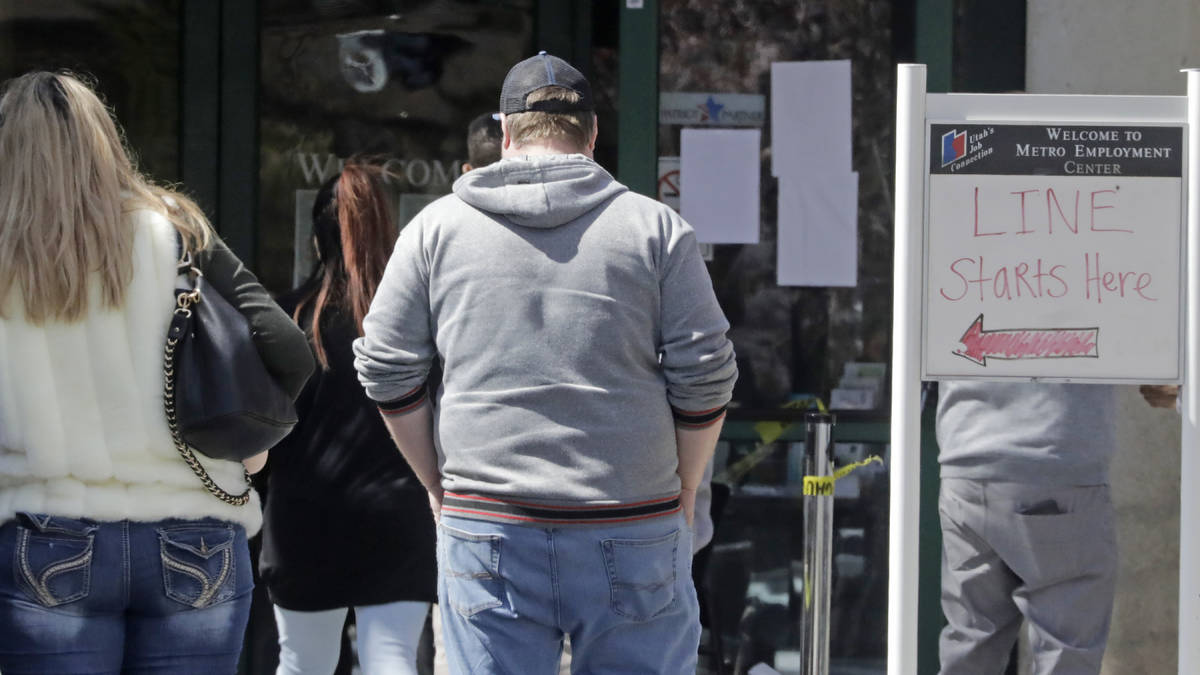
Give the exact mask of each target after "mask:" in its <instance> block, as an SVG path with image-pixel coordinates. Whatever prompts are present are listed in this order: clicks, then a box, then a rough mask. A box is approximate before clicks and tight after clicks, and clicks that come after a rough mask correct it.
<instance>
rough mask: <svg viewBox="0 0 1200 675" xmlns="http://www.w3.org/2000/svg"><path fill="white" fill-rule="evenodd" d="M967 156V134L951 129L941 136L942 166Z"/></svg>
mask: <svg viewBox="0 0 1200 675" xmlns="http://www.w3.org/2000/svg"><path fill="white" fill-rule="evenodd" d="M966 154H967V132H965V131H959V130H957V129H951V130H950V131H947V132H946V133H944V134H942V166H946V165H947V164H949V163H950V162H953V161H956V160H959V159H962V158H963V157H965V156H966Z"/></svg>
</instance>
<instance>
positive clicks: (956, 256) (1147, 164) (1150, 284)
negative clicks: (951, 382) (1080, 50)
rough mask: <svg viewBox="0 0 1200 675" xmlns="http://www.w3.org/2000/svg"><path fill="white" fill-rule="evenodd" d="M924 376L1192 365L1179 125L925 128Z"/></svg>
mask: <svg viewBox="0 0 1200 675" xmlns="http://www.w3.org/2000/svg"><path fill="white" fill-rule="evenodd" d="M927 132H928V139H929V145H928V147H929V163H928V174H927V176H926V181H927V185H926V196H927V198H926V202H925V203H926V223H925V245H924V247H923V248H924V255H925V264H924V291H923V292H924V300H923V302H924V308H923V310H924V311H923V325H922V330H923V339H922V345H923V358H922V375H923V377H925V378H927V379H951V378H986V379H1035V378H1036V379H1046V380H1059V381H1090V382H1174V381H1178V380H1179V378H1180V377H1181V375H1182V359H1181V356H1180V355H1181V345H1182V335H1183V329H1184V326H1183V318H1182V317H1183V312H1182V300H1183V297H1182V296H1183V292H1182V287H1183V282H1184V278H1183V272H1182V270H1183V255H1184V250H1183V248H1184V240H1183V231H1184V228H1183V195H1184V173H1183V167H1184V166H1185V158H1184V127H1183V126H1181V125H1144V124H1143V125H1138V124H1132V123H1114V124H1111V125H1109V124H1097V123H1088V124H1065V123H1032V122H1028V123H1026V122H1021V123H1014V122H1011V121H1009V122H1004V123H986V122H980V121H977V120H972V121H971V122H969V123H964V122H957V123H930V124H929V125H928V127H927Z"/></svg>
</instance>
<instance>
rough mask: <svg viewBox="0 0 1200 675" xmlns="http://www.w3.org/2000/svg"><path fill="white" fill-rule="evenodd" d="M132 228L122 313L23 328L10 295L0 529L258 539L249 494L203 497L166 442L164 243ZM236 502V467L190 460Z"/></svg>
mask: <svg viewBox="0 0 1200 675" xmlns="http://www.w3.org/2000/svg"><path fill="white" fill-rule="evenodd" d="M127 217H129V218H131V219H132V222H133V224H134V227H135V230H136V235H135V239H134V250H133V257H134V275H133V282H132V283H131V284H130V286H129V289H128V291H127V293H126V297H125V303H124V307H122V308H120V309H115V310H114V309H104V308H102V306H101V303H100V301H99V293H98V292H97V291H96V290H93V294H92V297H91V300H90V308H91V309H90V311H89V312H88V314H87V316H86V317H85V318H83V319H82V320H80V321H77V322H74V323H62V322H48V323H46V324H44V325H42V326H35V325H32V324H30V323H27V322H25V321H24V320H23V318H22V316H21V315H22V312H21V311H20V298H19V297H18V296H16V295H14V296H12V298H13V300H10V302H9V303H8V306H7V309H8V311H7V314H8V317H7V318H0V522H4V521H6V520H9V519H11V518H12V517H13V515H14V514H15V513H17V512H20V511H27V512H31V513H49V514H54V515H62V516H70V517H77V518H79V517H81V518H91V519H94V520H126V519H128V520H140V521H149V520H160V519H164V518H183V519H195V518H203V517H214V518H219V519H222V520H228V521H232V522H236V523H239V524H241V525H243V526H245V528H246V531H247V533H248V534H254V533H255V532H257V531H258V529H259V527H260V525H261V522H262V516H261V513H260V509H259V503H258V497H257V494H254V493H253V492H252V493H251V498H252V500H251V502H250V503H249V504H247V505H246V506H240V507H238V506H230V505H228V504H225V503H224V502H221V501H220V500H218V499H217V498H216V497H213V496H212V495H210V494H208V492H207V491H206V490H205V489H204V487H203V486H202V485H201V484H200V480H199V479H198V478H197V477H196V476H195V475H193V474H192V471H191V469H189V468H188V467H187V465H186V464H184V462H183V460H182V459H180V457H179V454H178V453H177V452H176V450H175V446H174V445H173V444H172V443H171V436H170V433H169V432H168V431H167V424H166V418H165V415H164V413H163V399H162V395H163V370H162V365H163V364H162V359H163V343H164V340H165V339H166V333H167V324H168V323H169V322H170V317H171V310H172V308H173V306H174V295H173V292H172V289H173V288H174V283H175V234H174V228H173V227H172V225H171V224H170V223H169V222H168V221H167V220H166V218H164V217H163V216H161V215H159V214H157V213H154V212H152V211H137V212H135V213H132V214H129V215H128V216H127ZM202 461H203V462H204V465H205V467H206V468H207V469H208V471H209V473H210V474H211V475H212V477H213V479H214V480H215V481H216V482H217V484H218V485H221V486H222V487H224V488H225V489H226V490H228V491H230V492H240V491H241V490H243V489H244V487H245V483H244V481H243V478H242V467H241V464H238V463H236V462H223V461H218V460H210V459H207V458H202Z"/></svg>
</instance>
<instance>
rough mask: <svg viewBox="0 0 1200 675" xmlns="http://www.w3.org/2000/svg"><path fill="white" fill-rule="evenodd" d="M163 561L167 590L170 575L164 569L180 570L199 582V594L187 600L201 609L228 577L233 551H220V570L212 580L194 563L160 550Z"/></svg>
mask: <svg viewBox="0 0 1200 675" xmlns="http://www.w3.org/2000/svg"><path fill="white" fill-rule="evenodd" d="M162 562H163V582H164V583H165V584H166V585H167V591H168V592H171V577H170V575H168V574H167V573H166V570H167V569H168V568H169V569H173V570H175V571H177V572H182V573H184V574H186V575H188V576H190V577H192V578H193V579H195V580H196V581H199V582H200V595H199V596H197V597H196V599H195V600H193V601H191V602H189V603H188V604H190V605H191V606H192V607H195V608H196V609H201V608H203V607H207V606H208V604H209V603H210V602H212V599H213V596H215V595H216V594H217V591H219V590H220V589H221V586H222V585H224V583H225V580H226V579H228V578H229V573H230V571H231V570H232V569H233V552H232V551H230V550H229V549H228V548H227V549H225V550H223V551H221V571H220V572H218V573H217V578H216V580H214V581H211V582H210V580H209V578H208V572H206V571H205V570H204V569H202V568H200V567H196V566H195V565H189V564H187V563H184V562H180V561H178V560H176V559H175V558H172V557H171V556H170V555H169V554H168V553H167V552H166V551H163V552H162ZM173 597H176V599H179V598H180V597H182V594H179V593H176V594H174V596H173Z"/></svg>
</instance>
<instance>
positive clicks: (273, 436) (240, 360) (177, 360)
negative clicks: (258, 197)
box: [163, 253, 297, 506]
mask: <svg viewBox="0 0 1200 675" xmlns="http://www.w3.org/2000/svg"><path fill="white" fill-rule="evenodd" d="M179 270H180V276H179V279H180V280H187V282H186V283H179V284H177V286H179V287H177V288H176V289H175V298H176V301H175V311H174V313H173V314H172V316H171V324H170V327H169V328H168V330H167V344H166V349H165V351H164V358H163V375H164V389H163V404H164V408H165V410H166V413H167V426H168V428H169V429H170V431H171V437H172V439H173V440H174V443H175V449H176V450H178V451H179V454H180V456H181V457H183V460H184V461H185V462H187V464H188V466H189V467H191V469H192V471H193V472H194V473H195V474H196V475H197V476H198V477H199V478H200V480H201V482H203V483H204V486H205V488H207V489H208V491H209V492H210V493H212V494H213V495H214V496H216V497H217V498H218V499H221V500H222V501H224V502H226V503H228V504H233V505H236V506H241V505H243V504H245V503H246V502H247V501H249V499H250V488H249V487H248V485H249V474H248V473H247V475H246V479H247V488H246V490H245V492H243V493H242V494H240V495H235V494H232V493H229V492H226V491H225V490H224V489H222V488H221V487H220V486H218V485H217V484H216V483H215V482H214V481H213V480H212V477H211V476H209V475H208V472H207V471H206V470H205V469H204V466H203V465H202V464H201V463H200V461H199V460H198V459H197V458H196V456H195V454H194V453H193V451H195V452H199V453H200V454H202V455H204V456H206V457H211V458H213V459H223V460H230V461H241V460H243V459H247V458H249V457H253V456H254V455H257V454H259V453H260V452H262V451H264V450H267V449H269V448H271V446H273V445H275V444H276V443H278V442H279V441H280V440H282V439H283V437H284V436H286V435H287V434H288V432H290V431H291V430H292V427H294V426H295V425H296V421H297V420H296V408H295V406H294V405H293V403H292V399H291V397H289V396H288V395H287V392H285V391H284V390H283V388H281V387H280V386H279V384H278V383H277V382H276V381H275V378H274V377H272V376H271V374H270V373H269V372H267V369H266V366H264V365H263V362H262V358H261V357H260V356H259V355H258V350H257V348H256V347H255V346H254V340H253V339H252V337H251V333H250V324H249V322H247V321H246V318H245V317H244V316H242V313H241V312H239V311H238V310H237V308H236V307H234V306H233V305H231V304H229V302H228V301H227V300H226V299H225V298H223V297H222V296H221V294H220V293H218V292H217V291H216V289H214V288H211V287H209V286H208V285H207V284H205V283H204V275H203V274H201V272H200V270H199V269H197V268H196V267H195V266H194V265H193V264H192V259H191V255H190V254H188V253H185V254H184V255H183V258H182V259H181V260H180V261H179ZM189 285H190V287H189Z"/></svg>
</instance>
